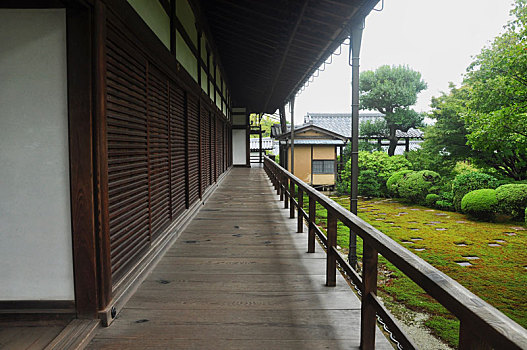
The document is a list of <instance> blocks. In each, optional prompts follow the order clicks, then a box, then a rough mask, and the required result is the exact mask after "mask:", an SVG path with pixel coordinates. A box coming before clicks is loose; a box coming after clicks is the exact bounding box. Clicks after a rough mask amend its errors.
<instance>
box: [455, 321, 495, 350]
mask: <svg viewBox="0 0 527 350" xmlns="http://www.w3.org/2000/svg"><path fill="white" fill-rule="evenodd" d="M458 349H459V350H490V349H492V347H491V346H489V345H488V344H486V343H485V342H484V341H483V340H482V339H481V338H480V337H478V336H477V334H476V332H475V331H474V329H473V328H472V327H470V325H469V324H467V323H466V322H463V321H461V322H460V324H459V348H458Z"/></svg>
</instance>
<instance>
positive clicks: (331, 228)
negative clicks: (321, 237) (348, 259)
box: [326, 210, 337, 287]
mask: <svg viewBox="0 0 527 350" xmlns="http://www.w3.org/2000/svg"><path fill="white" fill-rule="evenodd" d="M327 213H328V215H327V225H328V227H327V238H328V246H327V254H326V286H328V287H334V286H335V285H336V284H337V258H336V256H335V252H334V251H333V248H336V247H337V218H336V217H335V215H333V214H332V213H331V211H329V210H328V211H327Z"/></svg>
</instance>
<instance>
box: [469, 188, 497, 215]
mask: <svg viewBox="0 0 527 350" xmlns="http://www.w3.org/2000/svg"><path fill="white" fill-rule="evenodd" d="M497 206H498V199H497V198H496V190H494V189H490V188H485V189H481V190H475V191H470V192H469V193H467V194H466V195H465V196H463V199H462V200H461V210H462V211H463V212H464V213H466V214H468V215H470V216H472V217H475V218H477V219H480V220H485V221H492V220H493V219H494V214H495V212H496V209H497Z"/></svg>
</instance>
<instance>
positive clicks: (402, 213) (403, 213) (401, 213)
mask: <svg viewBox="0 0 527 350" xmlns="http://www.w3.org/2000/svg"><path fill="white" fill-rule="evenodd" d="M406 214H408V213H407V212H405V211H402V212H400V213H399V214H397V215H406Z"/></svg>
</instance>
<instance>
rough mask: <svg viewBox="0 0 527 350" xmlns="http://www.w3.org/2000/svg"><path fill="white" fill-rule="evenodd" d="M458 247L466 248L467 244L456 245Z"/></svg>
mask: <svg viewBox="0 0 527 350" xmlns="http://www.w3.org/2000/svg"><path fill="white" fill-rule="evenodd" d="M455 244H456V245H457V246H458V247H466V246H467V244H466V243H455Z"/></svg>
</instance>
